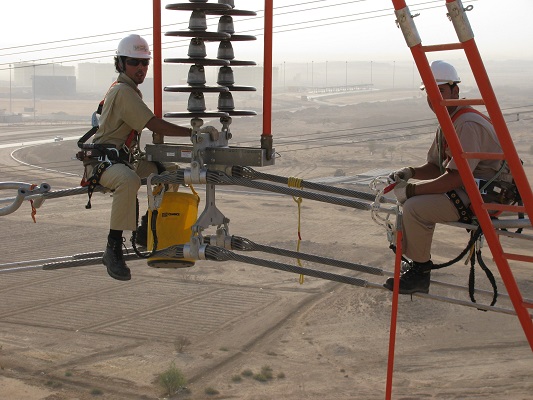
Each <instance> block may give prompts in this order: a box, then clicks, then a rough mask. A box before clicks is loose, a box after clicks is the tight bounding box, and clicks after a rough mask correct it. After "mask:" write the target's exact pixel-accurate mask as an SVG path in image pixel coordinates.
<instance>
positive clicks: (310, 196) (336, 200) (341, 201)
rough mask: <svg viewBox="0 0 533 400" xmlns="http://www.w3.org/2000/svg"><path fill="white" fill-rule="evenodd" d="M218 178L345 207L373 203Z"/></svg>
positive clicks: (225, 177) (363, 208) (246, 180)
mask: <svg viewBox="0 0 533 400" xmlns="http://www.w3.org/2000/svg"><path fill="white" fill-rule="evenodd" d="M212 175H213V173H212V172H211V171H208V172H207V177H208V182H210V181H211V179H212V178H213V176H212ZM217 179H219V180H221V181H222V182H224V183H231V184H234V185H239V186H245V187H249V188H253V189H259V190H264V191H269V192H275V193H280V194H285V195H289V196H294V197H302V198H306V199H310V200H315V201H321V202H325V203H331V204H337V205H340V206H344V207H350V208H357V209H360V210H370V209H371V208H372V205H371V204H368V203H364V202H361V201H356V200H351V199H345V198H340V197H333V196H328V195H323V194H318V193H313V192H306V191H304V190H297V189H291V188H286V187H281V186H277V185H271V184H268V183H263V182H256V181H251V180H248V179H244V178H237V177H230V176H227V175H221V174H218V175H217ZM217 182H218V181H217Z"/></svg>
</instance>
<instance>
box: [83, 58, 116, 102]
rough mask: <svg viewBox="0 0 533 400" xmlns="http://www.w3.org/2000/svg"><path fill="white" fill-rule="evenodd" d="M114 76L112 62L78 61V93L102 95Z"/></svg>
mask: <svg viewBox="0 0 533 400" xmlns="http://www.w3.org/2000/svg"><path fill="white" fill-rule="evenodd" d="M116 77H117V73H116V72H115V66H114V65H113V64H112V63H92V62H86V63H80V64H78V87H77V90H78V93H90V94H100V95H102V96H103V95H104V94H105V92H106V91H107V89H108V88H109V85H110V84H111V83H113V82H114V81H115V79H116Z"/></svg>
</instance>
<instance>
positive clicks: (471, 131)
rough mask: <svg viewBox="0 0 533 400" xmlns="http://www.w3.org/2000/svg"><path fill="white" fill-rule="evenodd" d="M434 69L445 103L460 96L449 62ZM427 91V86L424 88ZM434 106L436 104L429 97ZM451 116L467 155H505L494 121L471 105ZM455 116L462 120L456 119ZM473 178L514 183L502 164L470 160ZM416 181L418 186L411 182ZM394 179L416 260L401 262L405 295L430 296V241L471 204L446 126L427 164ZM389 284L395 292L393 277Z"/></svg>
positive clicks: (407, 245)
mask: <svg viewBox="0 0 533 400" xmlns="http://www.w3.org/2000/svg"><path fill="white" fill-rule="evenodd" d="M431 70H432V72H433V75H434V77H435V79H436V80H437V84H438V87H439V90H440V93H441V95H442V98H443V99H458V98H459V86H458V83H459V82H460V79H459V76H458V75H457V71H456V70H455V68H454V67H453V66H452V65H451V64H448V63H446V62H444V61H434V62H433V63H432V64H431ZM421 89H424V87H421ZM428 104H429V107H430V108H431V109H432V110H433V106H432V104H431V101H430V100H429V97H428ZM448 112H449V114H450V116H451V118H452V121H453V123H454V126H455V130H456V132H457V136H458V138H459V141H460V142H461V146H462V148H463V150H464V151H465V152H473V153H502V152H503V151H502V148H501V146H500V143H499V141H498V138H497V136H496V133H495V131H494V128H493V126H492V124H491V123H490V121H489V120H488V119H487V118H486V117H484V116H482V115H480V113H479V112H476V111H475V110H474V109H473V108H471V107H463V106H461V107H458V106H451V107H448ZM456 114H457V115H458V116H456ZM468 163H469V166H470V169H471V171H473V175H474V178H477V179H482V180H485V181H489V180H491V179H492V178H494V177H495V176H497V177H498V179H507V180H512V178H511V177H510V174H509V173H508V169H506V172H505V173H502V170H503V168H504V167H505V165H503V166H502V162H501V160H480V159H469V160H468ZM412 178H415V179H416V180H417V182H416V183H408V182H407V181H408V180H410V179H412ZM389 179H390V180H391V181H395V182H397V183H396V186H395V187H394V194H395V195H396V198H397V199H398V201H399V202H400V203H402V208H403V219H402V230H403V243H402V246H403V249H404V254H405V256H406V257H408V258H409V259H410V260H411V261H410V262H409V263H402V274H401V277H400V293H402V294H411V293H415V292H423V293H428V291H429V285H430V272H431V268H432V266H433V262H432V261H431V243H432V240H433V233H434V230H435V224H437V223H445V222H454V221H459V220H463V221H464V220H465V219H463V218H466V219H468V213H469V210H468V206H469V205H470V200H469V199H468V196H467V194H466V192H465V190H464V189H463V182H462V180H461V176H460V175H459V171H458V169H457V165H456V164H455V161H454V159H453V157H452V154H451V151H450V149H449V148H448V146H447V144H446V140H445V138H444V135H443V133H442V130H441V128H440V127H439V128H438V129H437V133H436V135H435V139H434V141H433V143H432V145H431V147H430V149H429V151H428V154H427V161H426V163H425V164H423V165H421V166H418V167H405V168H402V169H400V170H397V171H394V172H392V173H391V174H390V176H389ZM384 286H385V287H386V288H387V289H389V290H393V286H394V278H389V279H387V281H386V283H385V284H384Z"/></svg>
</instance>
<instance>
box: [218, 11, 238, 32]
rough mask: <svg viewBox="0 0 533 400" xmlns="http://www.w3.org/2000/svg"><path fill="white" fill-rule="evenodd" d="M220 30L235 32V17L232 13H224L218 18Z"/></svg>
mask: <svg viewBox="0 0 533 400" xmlns="http://www.w3.org/2000/svg"><path fill="white" fill-rule="evenodd" d="M217 30H218V31H219V32H226V33H229V34H230V35H233V34H234V33H235V27H234V26H233V18H232V17H231V15H223V16H222V17H220V19H219V20H218V29H217Z"/></svg>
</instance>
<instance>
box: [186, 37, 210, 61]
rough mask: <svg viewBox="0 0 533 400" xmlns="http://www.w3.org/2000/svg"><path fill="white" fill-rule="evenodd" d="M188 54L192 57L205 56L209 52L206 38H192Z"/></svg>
mask: <svg viewBox="0 0 533 400" xmlns="http://www.w3.org/2000/svg"><path fill="white" fill-rule="evenodd" d="M187 55H188V56H189V57H192V58H205V57H206V56H207V52H206V50H205V43H204V40H203V39H201V38H192V39H191V42H190V43H189V51H188V52H187Z"/></svg>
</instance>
